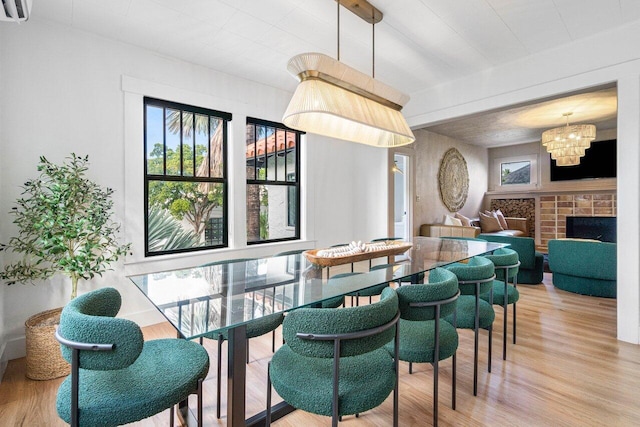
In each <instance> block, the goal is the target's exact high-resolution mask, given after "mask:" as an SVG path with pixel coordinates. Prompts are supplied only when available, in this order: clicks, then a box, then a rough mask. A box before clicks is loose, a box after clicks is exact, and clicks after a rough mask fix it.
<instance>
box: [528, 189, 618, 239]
mask: <svg viewBox="0 0 640 427" xmlns="http://www.w3.org/2000/svg"><path fill="white" fill-rule="evenodd" d="M616 212H617V200H616V194H615V193H613V194H601V193H596V194H562V195H550V196H540V244H541V246H543V247H546V246H547V243H548V242H549V240H551V239H561V238H564V237H566V229H565V226H566V218H567V217H568V216H607V217H613V216H616Z"/></svg>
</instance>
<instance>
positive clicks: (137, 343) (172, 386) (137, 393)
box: [56, 288, 209, 427]
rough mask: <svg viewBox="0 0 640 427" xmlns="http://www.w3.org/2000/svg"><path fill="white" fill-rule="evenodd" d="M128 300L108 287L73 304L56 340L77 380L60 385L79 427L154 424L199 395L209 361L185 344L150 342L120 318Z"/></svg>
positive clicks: (61, 398)
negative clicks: (152, 418)
mask: <svg viewBox="0 0 640 427" xmlns="http://www.w3.org/2000/svg"><path fill="white" fill-rule="evenodd" d="M121 303H122V299H121V297H120V293H119V292H118V291H117V290H115V289H113V288H101V289H98V290H95V291H92V292H89V293H86V294H84V295H80V296H79V297H77V298H75V299H73V300H72V301H71V302H69V303H68V304H67V305H66V306H65V308H64V309H63V310H62V314H61V316H60V326H59V327H58V329H57V331H56V338H57V339H58V341H59V342H60V348H61V351H62V356H63V357H64V358H65V359H66V360H67V361H68V362H70V363H71V374H70V375H69V376H68V377H67V378H66V379H65V380H64V381H63V382H62V384H60V387H59V389H58V396H57V401H56V406H57V410H58V415H59V416H60V418H62V419H63V420H64V421H66V422H67V423H69V424H71V426H72V427H74V426H91V427H94V426H117V425H121V424H128V423H131V422H134V421H139V420H142V419H144V418H148V417H150V416H152V415H155V414H157V413H159V412H162V411H164V410H165V409H168V408H171V412H170V414H171V415H170V424H171V425H173V418H174V417H173V406H174V405H176V404H177V403H179V402H181V401H183V400H186V399H187V398H188V397H189V395H190V394H192V393H197V394H198V409H197V412H198V425H199V426H201V425H202V382H203V381H204V379H205V377H206V376H207V372H208V371H209V356H208V355H207V352H206V350H205V349H204V348H202V346H199V345H198V344H196V343H194V342H191V341H186V340H183V339H177V338H171V339H157V340H152V341H144V339H143V337H142V331H141V330H140V327H139V326H138V325H137V324H135V323H134V322H131V321H130V320H126V319H121V318H116V317H115V316H116V314H117V313H118V311H119V310H120V305H121Z"/></svg>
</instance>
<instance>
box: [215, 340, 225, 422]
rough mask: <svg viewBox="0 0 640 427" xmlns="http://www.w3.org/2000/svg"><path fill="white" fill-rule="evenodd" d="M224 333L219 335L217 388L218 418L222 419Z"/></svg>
mask: <svg viewBox="0 0 640 427" xmlns="http://www.w3.org/2000/svg"><path fill="white" fill-rule="evenodd" d="M222 341H223V338H222V335H218V372H217V374H218V378H217V379H218V384H217V389H216V418H218V419H220V391H221V386H222Z"/></svg>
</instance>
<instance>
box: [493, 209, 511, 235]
mask: <svg viewBox="0 0 640 427" xmlns="http://www.w3.org/2000/svg"><path fill="white" fill-rule="evenodd" d="M493 213H494V214H495V216H496V218H498V221H499V222H500V226H501V227H502V228H503V229H504V230H508V229H509V225H507V220H506V219H504V214H503V213H502V211H501V210H500V209H498V210H496V211H494V212H493Z"/></svg>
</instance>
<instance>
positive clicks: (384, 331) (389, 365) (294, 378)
mask: <svg viewBox="0 0 640 427" xmlns="http://www.w3.org/2000/svg"><path fill="white" fill-rule="evenodd" d="M399 317H400V313H399V311H398V296H397V294H396V291H395V290H394V289H393V288H390V287H388V288H386V289H385V290H384V291H383V292H382V295H381V297H380V301H378V302H375V303H373V304H367V305H363V306H360V307H347V308H335V309H331V308H327V309H322V310H318V309H315V308H300V309H297V310H293V311H291V312H290V313H289V314H288V315H287V317H286V318H285V320H284V323H283V333H284V336H285V341H286V344H284V345H283V346H282V347H280V348H279V349H278V351H276V353H275V354H274V355H273V357H272V359H271V362H270V364H269V369H268V372H269V374H268V380H269V381H268V388H267V415H266V425H267V426H269V425H270V424H271V387H272V386H273V388H274V389H275V390H276V392H277V393H278V394H279V395H280V397H282V399H283V400H284V401H285V402H287V403H288V404H290V405H291V406H293V407H294V408H297V409H302V410H304V411H307V412H311V413H314V414H318V415H325V416H330V417H331V419H332V426H334V427H335V426H337V425H338V421H339V419H340V417H341V416H343V415H351V414H361V413H363V412H365V411H368V410H370V409H373V408H375V407H376V406H378V405H380V404H381V403H382V402H384V401H385V400H386V398H387V397H388V396H389V394H390V393H391V392H392V391H393V392H394V398H393V399H394V400H393V402H394V405H393V425H394V426H395V427H397V425H398V375H397V372H398V354H397V353H395V354H393V355H391V354H389V352H388V351H387V350H386V349H385V348H384V346H385V344H387V343H388V342H389V341H391V340H394V339H395V340H396V348H398V347H399V346H398V345H397V340H398V319H399Z"/></svg>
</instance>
